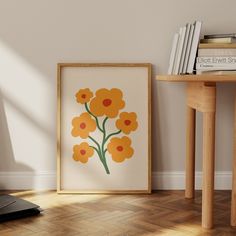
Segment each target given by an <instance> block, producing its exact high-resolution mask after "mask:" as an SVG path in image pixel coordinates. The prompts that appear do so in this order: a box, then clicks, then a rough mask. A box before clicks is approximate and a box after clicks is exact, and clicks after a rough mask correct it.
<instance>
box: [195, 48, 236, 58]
mask: <svg viewBox="0 0 236 236" xmlns="http://www.w3.org/2000/svg"><path fill="white" fill-rule="evenodd" d="M198 56H199V57H211V56H218V57H220V56H236V48H199V49H198Z"/></svg>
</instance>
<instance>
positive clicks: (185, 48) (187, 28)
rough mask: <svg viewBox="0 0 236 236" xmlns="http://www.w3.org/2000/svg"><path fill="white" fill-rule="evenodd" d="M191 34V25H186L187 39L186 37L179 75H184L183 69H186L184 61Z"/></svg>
mask: <svg viewBox="0 0 236 236" xmlns="http://www.w3.org/2000/svg"><path fill="white" fill-rule="evenodd" d="M189 32H190V24H189V23H187V24H186V32H185V37H184V44H183V50H182V55H181V60H180V68H179V73H180V74H182V73H184V72H183V68H184V61H185V57H186V51H187V43H188V39H189Z"/></svg>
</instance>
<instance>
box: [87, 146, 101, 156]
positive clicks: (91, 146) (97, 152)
mask: <svg viewBox="0 0 236 236" xmlns="http://www.w3.org/2000/svg"><path fill="white" fill-rule="evenodd" d="M89 147H91V148H93V149H94V150H95V151H96V152H97V154H99V150H98V149H97V148H96V147H94V146H92V145H90V146H89Z"/></svg>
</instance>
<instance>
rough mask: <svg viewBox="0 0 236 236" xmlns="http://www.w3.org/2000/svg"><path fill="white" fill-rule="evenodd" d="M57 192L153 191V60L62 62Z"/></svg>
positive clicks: (59, 72)
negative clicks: (135, 62) (132, 61)
mask: <svg viewBox="0 0 236 236" xmlns="http://www.w3.org/2000/svg"><path fill="white" fill-rule="evenodd" d="M57 138H58V139H57V154H58V155H57V180H58V181H57V191H58V193H150V192H151V182H150V181H151V178H150V177H151V64H140V63H137V64H125V63H123V64H121V63H116V64H109V63H105V64H104V63H103V64H95V63H94V64H85V63H60V64H58V136H57Z"/></svg>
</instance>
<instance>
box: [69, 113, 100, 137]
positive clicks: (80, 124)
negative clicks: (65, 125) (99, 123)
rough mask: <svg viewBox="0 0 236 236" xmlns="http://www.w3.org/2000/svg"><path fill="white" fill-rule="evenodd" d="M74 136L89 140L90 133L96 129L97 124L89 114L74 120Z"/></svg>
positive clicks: (72, 132)
mask: <svg viewBox="0 0 236 236" xmlns="http://www.w3.org/2000/svg"><path fill="white" fill-rule="evenodd" d="M72 126H73V129H72V131H71V134H72V136H74V137H78V136H79V137H81V138H87V137H88V136H89V133H90V132H93V131H94V130H95V129H96V122H95V120H94V119H92V117H91V115H89V114H88V113H87V112H84V113H82V114H81V115H80V116H79V117H75V118H74V119H73V120H72Z"/></svg>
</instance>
